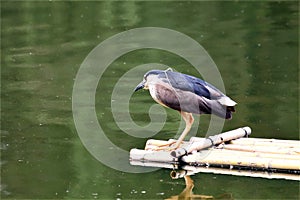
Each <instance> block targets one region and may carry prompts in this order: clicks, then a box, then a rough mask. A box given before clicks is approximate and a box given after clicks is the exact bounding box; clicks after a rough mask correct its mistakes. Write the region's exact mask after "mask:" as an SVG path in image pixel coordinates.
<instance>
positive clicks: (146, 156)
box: [129, 149, 178, 163]
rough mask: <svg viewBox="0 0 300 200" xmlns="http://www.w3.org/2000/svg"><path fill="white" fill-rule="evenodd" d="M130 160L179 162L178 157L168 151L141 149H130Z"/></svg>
mask: <svg viewBox="0 0 300 200" xmlns="http://www.w3.org/2000/svg"><path fill="white" fill-rule="evenodd" d="M129 154H130V160H132V161H143V162H164V163H175V162H178V158H175V157H173V156H171V155H170V152H168V151H147V150H140V149H131V150H130V153H129Z"/></svg>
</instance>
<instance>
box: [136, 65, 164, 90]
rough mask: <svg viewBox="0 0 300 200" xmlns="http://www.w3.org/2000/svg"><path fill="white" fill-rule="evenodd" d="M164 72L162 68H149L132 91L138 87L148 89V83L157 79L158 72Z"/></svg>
mask: <svg viewBox="0 0 300 200" xmlns="http://www.w3.org/2000/svg"><path fill="white" fill-rule="evenodd" d="M162 73H164V71H162V70H151V71H148V72H147V73H146V74H145V75H144V77H143V81H142V82H140V83H139V84H138V85H137V86H136V87H135V89H134V91H135V92H136V91H138V90H140V89H145V90H148V89H149V83H151V82H153V81H154V80H157V79H158V76H159V75H160V74H162Z"/></svg>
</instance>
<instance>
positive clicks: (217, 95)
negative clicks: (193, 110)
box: [160, 71, 236, 106]
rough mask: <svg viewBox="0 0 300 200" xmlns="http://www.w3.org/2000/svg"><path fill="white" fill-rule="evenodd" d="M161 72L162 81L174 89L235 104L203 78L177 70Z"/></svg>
mask: <svg viewBox="0 0 300 200" xmlns="http://www.w3.org/2000/svg"><path fill="white" fill-rule="evenodd" d="M162 72H163V73H161V74H160V76H161V77H162V78H164V79H165V80H164V81H165V82H166V83H168V84H170V85H171V86H172V87H174V88H176V89H179V90H183V91H189V92H192V93H194V94H196V95H198V96H201V97H205V98H207V99H210V100H218V101H220V104H222V105H225V106H234V105H236V103H235V102H234V101H232V100H231V99H230V98H229V97H227V96H226V95H225V94H223V93H222V92H221V91H220V90H218V89H217V88H216V87H214V86H213V85H211V84H209V83H207V82H205V81H204V80H201V79H199V78H197V77H194V76H190V75H187V74H182V73H179V72H173V71H162Z"/></svg>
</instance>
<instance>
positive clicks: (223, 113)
mask: <svg viewBox="0 0 300 200" xmlns="http://www.w3.org/2000/svg"><path fill="white" fill-rule="evenodd" d="M210 109H211V113H212V114H214V115H217V116H218V117H221V118H224V119H231V118H232V113H233V112H235V108H234V106H224V105H221V104H220V103H219V102H218V101H215V100H212V101H211V102H210Z"/></svg>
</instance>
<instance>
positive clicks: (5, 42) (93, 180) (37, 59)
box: [1, 1, 299, 199]
mask: <svg viewBox="0 0 300 200" xmlns="http://www.w3.org/2000/svg"><path fill="white" fill-rule="evenodd" d="M147 26H151V27H164V28H169V29H174V30H176V31H179V32H182V33H184V34H186V35H188V36H190V37H191V38H193V39H194V40H196V41H198V42H199V43H200V44H201V45H202V46H203V47H204V48H205V49H206V50H207V52H208V53H209V54H210V56H211V57H212V58H213V60H214V61H215V63H216V64H217V66H218V68H219V71H220V73H221V75H222V78H223V81H224V84H225V87H226V91H227V94H228V95H230V96H231V97H232V98H233V99H234V100H236V101H237V102H238V103H239V104H238V107H237V112H236V113H235V115H234V118H233V119H232V120H231V121H228V122H226V123H225V126H224V129H223V130H230V129H233V128H236V127H241V126H245V125H248V126H250V127H251V128H252V132H253V133H252V137H261V138H278V139H292V140H298V139H299V125H298V122H299V107H298V106H299V99H298V97H299V82H298V79H299V71H298V69H299V65H298V64H299V63H298V61H299V57H298V55H299V50H298V49H299V48H298V47H299V46H298V44H299V32H298V29H299V4H298V2H297V1H289V2H272V1H269V2H222V1H216V2H134V1H129V2H76V1H74V2H51V1H50V2H32V1H22V2H21V1H12V2H10V1H1V198H16V199H42V198H47V199H52V198H59V199H61V198H66V199H69V198H75V199H77V198H85V199H88V198H90V199H93V198H98V199H118V198H119V199H163V198H167V197H170V196H173V195H177V194H179V193H180V192H181V191H182V190H183V189H184V185H185V184H184V180H183V179H179V180H172V179H170V177H169V170H164V169H161V170H158V171H155V172H152V173H147V174H128V173H124V172H119V171H116V170H113V169H111V168H109V167H107V166H105V165H103V164H101V163H100V162H99V161H97V160H96V159H95V158H93V157H92V156H91V155H90V154H89V153H88V151H87V150H86V149H85V148H84V146H83V145H82V143H81V141H80V139H79V137H78V135H77V131H76V129H75V126H74V122H73V116H72V99H71V97H72V89H73V84H74V79H75V76H76V73H77V70H78V69H79V67H80V64H81V63H82V62H83V60H84V58H85V57H86V56H87V55H88V53H89V52H90V51H91V50H92V49H93V48H94V47H95V46H97V45H98V44H99V43H100V42H102V41H104V40H105V39H107V38H108V37H110V36H113V35H115V34H117V33H120V32H122V31H126V30H129V29H132V28H137V27H147ZM149 62H157V63H163V64H166V65H168V66H175V69H176V70H177V71H180V72H184V73H189V74H194V75H197V74H196V73H195V70H194V69H193V67H192V66H189V65H188V63H186V62H185V61H184V60H182V59H181V58H178V56H176V55H174V54H170V53H167V52H164V51H160V50H153V49H152V50H150V49H149V50H141V51H135V52H131V53H129V54H126V55H124V56H122V57H120V58H119V59H118V60H116V61H115V62H114V63H113V64H112V65H111V66H110V67H109V68H108V69H107V70H106V71H105V73H104V75H103V80H104V81H103V83H102V84H101V87H99V88H98V89H97V94H96V108H97V116H98V119H99V123H100V124H101V125H102V126H103V129H104V131H105V132H106V134H107V136H108V137H109V138H110V139H111V141H113V142H114V143H115V144H117V145H118V146H120V147H122V148H123V149H125V150H130V149H131V148H134V147H138V148H142V147H143V146H144V143H145V141H146V139H138V138H134V137H130V136H128V135H126V134H125V133H123V132H122V131H121V130H120V129H119V128H118V126H117V125H116V124H115V122H114V119H113V117H112V114H111V108H110V106H111V93H112V90H113V86H114V84H115V83H116V82H117V80H118V79H119V78H120V77H121V76H122V75H123V74H124V73H125V72H126V71H128V70H130V69H131V68H133V67H134V66H136V65H140V64H143V63H149ZM141 78H142V76H141ZM152 104H153V100H152V99H151V97H150V96H149V95H148V92H141V93H139V94H136V96H135V98H134V97H133V99H132V101H131V105H130V110H131V111H132V118H133V119H135V120H137V122H138V123H141V124H142V123H147V122H148V121H149V116H148V109H149V107H150V106H151V105H152ZM167 113H168V119H167V123H166V126H165V127H164V128H163V130H161V133H159V134H157V135H156V138H160V139H168V138H170V137H172V135H173V132H176V131H177V129H178V126H179V122H180V116H179V115H178V114H177V112H174V111H171V110H167ZM208 122H209V117H207V116H203V117H202V118H201V121H200V127H201V128H200V129H199V132H198V136H203V135H205V131H206V129H207V124H208ZM164 133H167V134H164ZM192 178H193V180H194V181H195V188H194V193H195V194H205V195H213V196H218V195H220V194H224V193H229V194H232V196H233V197H234V198H236V199H297V198H299V182H297V181H286V180H268V179H261V178H249V177H236V176H225V175H215V174H197V175H195V176H193V177H192Z"/></svg>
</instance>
